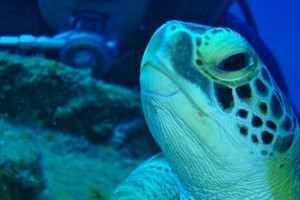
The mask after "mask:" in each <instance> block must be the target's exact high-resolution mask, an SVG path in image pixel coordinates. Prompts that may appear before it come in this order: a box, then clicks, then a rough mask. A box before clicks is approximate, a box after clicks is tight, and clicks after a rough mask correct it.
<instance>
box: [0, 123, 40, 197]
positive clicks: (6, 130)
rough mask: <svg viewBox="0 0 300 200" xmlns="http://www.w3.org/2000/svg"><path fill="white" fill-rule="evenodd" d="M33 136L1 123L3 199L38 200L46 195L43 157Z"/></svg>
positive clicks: (0, 170)
mask: <svg viewBox="0 0 300 200" xmlns="http://www.w3.org/2000/svg"><path fill="white" fill-rule="evenodd" d="M32 136H33V135H32V134H30V133H29V132H28V131H27V130H25V129H24V128H22V129H21V128H18V129H16V128H14V127H12V126H10V125H7V124H5V123H3V121H1V122H0V199H3V200H9V199H16V200H17V199H36V198H37V197H38V196H39V194H40V193H41V192H42V191H43V189H44V179H43V173H42V167H41V154H40V152H39V149H38V147H37V145H36V144H35V143H34V139H33V138H32Z"/></svg>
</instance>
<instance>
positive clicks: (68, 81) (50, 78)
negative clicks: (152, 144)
mask: <svg viewBox="0 0 300 200" xmlns="http://www.w3.org/2000/svg"><path fill="white" fill-rule="evenodd" d="M0 114H2V115H5V116H6V117H7V119H9V120H11V121H14V122H22V123H24V122H26V123H34V124H36V123H38V124H40V125H41V126H44V127H47V128H51V129H53V130H57V131H63V132H66V133H69V134H74V135H84V136H85V137H87V138H89V139H90V140H91V141H92V142H95V143H104V142H107V141H109V139H110V138H111V137H112V135H113V132H114V128H115V127H116V126H117V125H118V124H120V123H126V122H131V121H132V120H135V119H142V118H143V115H142V111H141V103H140V97H139V94H138V93H136V92H133V91H132V90H129V89H126V88H124V87H121V86H117V85H112V84H107V83H104V82H102V81H99V80H95V79H92V78H90V76H89V73H88V72H86V71H82V70H76V69H73V68H70V67H67V66H64V65H62V64H60V63H57V62H54V61H49V60H45V59H43V58H40V57H34V58H26V59H25V58H23V57H18V56H13V55H9V54H6V53H2V54H0ZM145 130H146V131H147V129H145Z"/></svg>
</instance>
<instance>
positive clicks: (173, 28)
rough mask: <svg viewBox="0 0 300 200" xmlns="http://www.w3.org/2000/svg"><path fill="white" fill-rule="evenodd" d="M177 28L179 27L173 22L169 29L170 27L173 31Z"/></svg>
mask: <svg viewBox="0 0 300 200" xmlns="http://www.w3.org/2000/svg"><path fill="white" fill-rule="evenodd" d="M176 28H177V26H176V25H175V24H172V25H171V26H170V27H169V29H170V30H171V31H174V30H176Z"/></svg>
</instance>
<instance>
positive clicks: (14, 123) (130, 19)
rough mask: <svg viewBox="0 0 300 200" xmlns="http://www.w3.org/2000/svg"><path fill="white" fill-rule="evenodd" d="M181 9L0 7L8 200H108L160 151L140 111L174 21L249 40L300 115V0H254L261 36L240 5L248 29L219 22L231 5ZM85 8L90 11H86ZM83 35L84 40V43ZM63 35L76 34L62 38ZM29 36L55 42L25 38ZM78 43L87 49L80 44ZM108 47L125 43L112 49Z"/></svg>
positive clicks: (169, 5)
mask: <svg viewBox="0 0 300 200" xmlns="http://www.w3.org/2000/svg"><path fill="white" fill-rule="evenodd" d="M49 2H50V3H49ZM182 2H183V1H180V0H177V1H168V0H166V1H163V2H162V1H159V0H152V1H150V0H145V1H142V0H140V1H139V0H128V1H125V0H122V1H109V0H107V1H92V0H86V1H83V0H82V1H80V0H76V1H73V2H71V3H70V2H69V3H62V2H61V3H59V1H55V0H53V1H47V0H44V1H43V0H40V1H33V0H3V1H1V2H0V37H1V36H2V37H1V38H0V50H1V52H0V200H15V199H26V200H27V199H47V200H56V199H79V200H80V199H83V200H85V199H108V198H109V196H110V194H111V193H112V191H113V190H114V188H115V187H116V186H117V185H118V184H119V183H120V182H121V181H122V180H123V179H124V178H125V177H126V176H127V175H128V173H129V172H130V171H131V170H133V169H134V168H135V167H136V166H137V165H139V164H140V163H141V162H143V161H144V160H145V159H147V158H149V157H150V156H152V155H154V154H155V153H157V152H159V151H160V150H159V148H158V146H157V145H156V143H155V142H154V140H153V138H152V136H151V135H150V133H149V130H148V128H147V126H146V123H145V121H144V117H143V113H142V109H141V103H140V96H139V83H138V82H139V64H140V61H141V56H142V53H143V51H144V48H145V46H146V44H147V42H148V41H149V39H150V37H151V35H152V34H153V32H154V31H155V30H156V29H157V28H158V27H159V25H161V24H162V23H164V22H166V21H167V20H170V19H177V20H183V21H186V20H187V21H189V20H191V21H194V22H196V23H206V22H207V24H209V25H218V26H226V25H228V26H232V28H235V27H236V28H237V29H238V30H237V31H238V32H241V34H242V35H244V34H245V35H247V37H249V38H247V39H250V40H251V41H250V43H251V44H252V45H257V48H258V49H257V51H260V50H261V51H262V52H261V53H263V54H264V58H263V59H265V60H266V62H267V63H270V64H272V63H276V66H278V68H276V67H275V65H274V66H273V65H271V66H268V65H267V67H268V68H269V69H270V68H271V71H272V73H273V75H274V77H275V78H276V79H277V80H276V81H277V83H278V84H279V86H280V87H281V88H282V89H283V90H284V92H285V93H286V94H288V98H289V99H290V100H291V102H292V103H293V105H294V107H295V109H296V110H297V111H298V113H299V111H300V90H299V80H300V64H299V62H298V56H299V49H300V38H299V35H300V27H299V19H300V14H299V8H300V4H299V2H298V1H296V0H286V1H252V0H248V1H246V2H247V5H248V8H249V10H250V12H251V13H250V16H252V19H253V21H254V22H255V26H256V29H257V31H255V30H254V29H253V27H251V23H250V25H246V28H245V29H244V28H243V27H240V25H241V24H243V23H244V24H247V23H249V19H248V18H249V15H248V18H247V17H245V14H244V12H243V11H242V10H241V5H240V4H239V3H238V2H239V1H231V4H230V6H229V4H226V3H224V7H226V5H227V7H226V10H225V11H224V10H223V11H222V12H224V13H222V14H223V15H224V16H227V13H228V12H231V13H232V14H233V15H235V16H237V17H238V18H239V20H240V21H241V22H236V23H235V22H234V23H233V21H231V20H232V18H227V17H224V16H223V15H222V17H224V20H223V21H222V20H221V21H220V19H219V21H218V20H215V21H212V20H211V19H214V18H215V16H214V15H215V14H216V13H218V12H216V11H219V10H218V9H219V4H217V3H216V2H227V1H221V0H212V1H199V0H198V1H196V0H194V1H193V0H188V1H185V2H188V3H182ZM204 2H205V3H204ZM228 2H229V1H228ZM43 3H44V4H43ZM102 3H103V5H102ZM106 3H107V4H106ZM118 3H119V4H120V5H119V4H118ZM98 4H100V5H98ZM194 5H199V6H200V5H201V6H207V10H205V8H206V7H197V6H194ZM98 6H99V9H100V10H102V9H103V8H102V7H104V8H105V11H103V12H106V13H105V15H104V16H102V15H98V14H97V13H94V12H91V13H89V12H88V13H87V12H86V11H87V10H88V11H89V10H90V9H91V8H93V7H95V8H98ZM60 8H61V9H67V10H68V9H70V10H71V9H73V11H74V10H75V11H76V12H75V11H74V12H75V13H76V16H77V14H78V16H79V17H78V19H77V18H76V17H75V18H74V19H73V18H72V17H71V19H70V20H71V21H72V23H73V24H74V23H75V24H76V26H75V28H74V30H75V31H73V32H72V33H71V34H70V35H68V34H69V32H68V31H69V29H70V30H71V28H70V27H67V26H66V25H65V24H63V23H64V22H65V21H66V20H63V19H65V18H66V16H65V15H64V14H62V15H59V14H57V13H59V12H60ZM78 8H83V10H82V11H81V10H80V12H78V13H77V10H76V9H78ZM192 8H193V10H192V11H190V9H192ZM47 9H48V10H47ZM52 11H53V12H52ZM109 12H112V13H114V15H120V16H122V17H123V19H126V20H127V21H125V22H123V23H121V22H120V21H118V20H116V21H114V20H112V21H110V22H109V23H107V24H109V25H110V26H109V27H110V29H108V30H107V29H105V28H103V27H101V26H100V28H99V23H98V21H97V20H99V21H100V22H101V23H102V21H103V20H107V19H108V18H109V17H108V16H110V15H109ZM66 13H70V12H66ZM195 13H196V14H195ZM201 13H202V14H201ZM194 14H195V15H194ZM197 14H199V16H198V15H197ZM47 16H50V18H47ZM220 16H221V15H220ZM68 17H69V16H68ZM201 17H203V18H201ZM90 19H92V20H91V21H89V20H90ZM222 19H223V18H222ZM68 20H69V19H68ZM68 20H67V21H68ZM60 23H62V24H60ZM65 23H67V22H65ZM101 23H100V25H101ZM248 26H249V27H248ZM106 27H107V26H106ZM119 27H123V28H122V29H119ZM78 30H79V31H83V32H84V33H85V34H83V35H80V34H79V35H77V32H76V31H78ZM124 30H126V31H124ZM99 32H100V33H101V34H102V33H103V34H102V35H101V34H100V35H97V33H99ZM59 33H67V34H65V35H60V37H55V36H57V35H59ZM90 33H92V34H90ZM24 34H26V35H27V34H29V35H31V36H34V37H38V36H47V37H48V38H46V39H45V38H42V39H41V38H39V40H36V41H33V40H34V38H32V37H31V36H28V37H27V36H26V37H23V38H18V37H19V36H20V35H24ZM89 34H90V35H89ZM3 36H10V37H9V38H3ZM69 36H70V37H69ZM65 37H66V38H67V39H65ZM77 37H78V38H79V39H80V40H78V41H80V42H82V43H79V44H80V45H82V46H80V45H79V46H76V45H78V43H77V41H76V40H75V39H77ZM74 38H75V39H74ZM90 38H93V39H95V41H96V42H90V40H89V39H90ZM257 38H259V39H260V40H261V41H262V43H263V44H262V45H261V44H259V42H258V41H257V40H256V39H257ZM73 39H74V43H70V45H71V46H67V45H69V43H66V41H72V42H73ZM65 40H66V41H65ZM41 41H43V42H44V43H41ZM92 41H93V40H92ZM107 41H117V42H116V43H110V45H111V46H108V47H107V46H105V45H106V42H107ZM256 41H257V43H255V42H256ZM39 42H40V43H39ZM97 42H99V44H98V43H97ZM83 44H84V45H83ZM87 44H88V45H90V46H88V48H87V46H86V45H87ZM95 44H96V45H95ZM104 44H105V45H104ZM72 45H74V46H72ZM101 45H102V46H101ZM114 45H115V46H114ZM260 45H261V46H263V47H261V46H260ZM66 46H67V47H68V48H69V49H67V50H70V49H71V50H72V51H67V50H66V48H64V47H66ZM99 46H100V47H101V48H98V47H99ZM80 47H82V48H86V49H84V51H82V49H81V48H80ZM260 47H261V48H260ZM265 48H267V50H268V51H265ZM61 49H63V50H61ZM91 49H92V50H91ZM73 50H74V51H73ZM88 50H91V51H90V52H92V53H94V52H96V54H95V55H101V56H102V55H103V59H102V57H101V56H98V57H97V56H96V57H97V58H94V57H93V55H90V54H88V53H86V51H88ZM70 52H71V53H74V52H75V53H74V55H76V59H75V60H72V59H73V57H72V56H70V55H73V54H71V53H70ZM259 55H261V54H259ZM70 57H71V58H70ZM99 57H101V59H98V58H99ZM77 58H78V59H77ZM87 60H92V62H87ZM70 62H75V64H78V66H76V67H74V66H72V64H70ZM82 63H84V64H82ZM85 63H87V64H85ZM99 63H102V64H103V66H102V65H101V67H102V68H101V67H100V68H101V70H97V69H99V68H97V67H99V66H98V65H99ZM86 65H91V66H89V67H86ZM94 67H96V69H94ZM102 69H103V70H102Z"/></svg>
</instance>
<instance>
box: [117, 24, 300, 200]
mask: <svg viewBox="0 0 300 200" xmlns="http://www.w3.org/2000/svg"><path fill="white" fill-rule="evenodd" d="M140 81H141V96H142V103H143V111H144V114H145V118H146V121H147V124H148V126H149V128H150V131H151V133H152V135H153V137H154V138H155V140H156V142H157V143H158V144H159V146H160V147H161V149H162V151H163V154H164V156H165V159H166V160H167V162H168V164H169V165H170V167H171V169H172V171H173V172H174V173H175V174H176V176H177V178H178V182H179V185H180V186H179V189H180V195H181V196H180V198H181V199H300V181H299V177H300V170H299V168H300V167H299V165H300V164H299V145H300V144H299V140H300V138H299V137H300V136H299V134H300V133H299V124H298V121H297V119H296V116H295V114H294V112H293V110H292V108H291V106H290V105H289V103H288V101H287V100H286V98H285V96H284V95H283V94H282V93H281V91H280V90H279V88H278V87H277V85H276V83H275V82H274V80H273V79H272V77H271V76H270V74H269V72H268V70H267V69H266V67H265V66H264V64H263V63H262V61H261V60H260V59H259V57H258V56H257V55H256V53H255V52H254V50H253V49H252V47H251V46H250V45H249V44H248V42H247V41H246V40H245V39H244V38H243V37H241V36H240V35H239V34H238V33H236V32H234V31H232V30H230V29H227V28H212V27H207V26H203V25H198V24H193V23H183V22H178V21H171V22H168V23H166V24H165V25H163V26H162V27H161V28H160V29H158V30H157V32H156V33H155V34H154V35H153V37H152V39H151V41H150V42H149V44H148V47H147V49H146V50H145V53H144V57H143V61H142V65H141V78H140ZM150 163H151V162H150ZM130 177H131V176H129V178H130ZM136 179H138V178H136ZM146 182H147V180H146V179H143V183H145V184H146ZM125 185H126V184H125ZM121 187H124V184H123V186H121ZM146 189H147V187H146ZM131 198H133V199H134V194H133V195H132V196H131ZM150 199H151V198H150ZM165 199H167V198H165Z"/></svg>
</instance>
